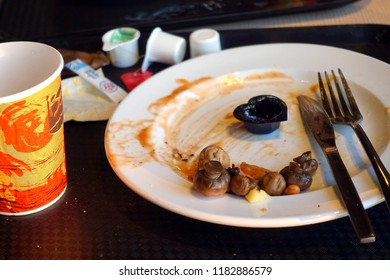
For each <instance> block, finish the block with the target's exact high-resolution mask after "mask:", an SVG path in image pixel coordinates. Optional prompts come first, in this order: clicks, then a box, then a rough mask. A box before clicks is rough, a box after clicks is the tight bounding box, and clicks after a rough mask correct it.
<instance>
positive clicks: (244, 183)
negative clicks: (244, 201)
mask: <svg viewBox="0 0 390 280" xmlns="http://www.w3.org/2000/svg"><path fill="white" fill-rule="evenodd" d="M256 188H258V181H256V180H254V179H252V178H250V177H248V176H246V175H241V174H239V175H236V176H234V177H232V179H231V180H230V191H231V192H232V193H234V194H236V195H241V196H245V195H247V194H248V193H249V192H250V191H251V190H253V189H256Z"/></svg>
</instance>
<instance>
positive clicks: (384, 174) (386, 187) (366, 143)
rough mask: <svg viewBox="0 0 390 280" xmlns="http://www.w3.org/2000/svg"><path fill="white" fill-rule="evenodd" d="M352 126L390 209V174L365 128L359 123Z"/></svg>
mask: <svg viewBox="0 0 390 280" xmlns="http://www.w3.org/2000/svg"><path fill="white" fill-rule="evenodd" d="M351 126H352V128H353V129H354V130H355V132H356V134H357V136H358V137H359V139H360V142H361V143H362V145H363V147H364V149H365V150H366V153H367V155H368V158H369V159H370V161H371V164H372V166H373V168H374V171H375V173H376V175H377V177H378V181H379V185H380V187H381V189H382V194H383V197H384V198H385V201H386V204H387V208H388V209H390V174H389V172H388V171H387V169H386V167H385V166H384V164H383V163H382V161H381V159H380V157H379V155H378V153H377V152H376V151H375V148H374V146H373V145H372V143H371V141H370V139H369V138H368V136H367V134H366V133H365V132H364V130H363V128H362V127H361V126H360V125H359V124H358V123H355V124H351Z"/></svg>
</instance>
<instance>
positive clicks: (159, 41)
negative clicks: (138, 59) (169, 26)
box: [142, 27, 186, 71]
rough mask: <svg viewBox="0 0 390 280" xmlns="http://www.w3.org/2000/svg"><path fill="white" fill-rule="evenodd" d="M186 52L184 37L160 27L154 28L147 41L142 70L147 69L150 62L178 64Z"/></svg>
mask: <svg viewBox="0 0 390 280" xmlns="http://www.w3.org/2000/svg"><path fill="white" fill-rule="evenodd" d="M185 52H186V41H185V40H184V38H182V37H179V36H176V35H173V34H170V33H167V32H164V31H162V30H161V28H160V27H156V28H155V29H153V31H152V33H151V34H150V37H149V38H148V41H147V42H146V53H145V58H144V61H143V63H142V71H146V70H147V69H148V68H149V66H150V64H151V63H153V62H159V63H163V64H169V65H172V64H176V63H179V62H181V61H182V60H183V58H184V55H185Z"/></svg>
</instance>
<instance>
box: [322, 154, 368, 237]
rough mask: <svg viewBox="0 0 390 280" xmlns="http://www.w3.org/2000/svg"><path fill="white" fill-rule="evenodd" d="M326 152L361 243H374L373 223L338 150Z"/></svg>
mask: <svg viewBox="0 0 390 280" xmlns="http://www.w3.org/2000/svg"><path fill="white" fill-rule="evenodd" d="M324 152H325V155H326V157H327V159H328V162H329V165H330V168H331V169H332V172H333V176H334V178H335V180H336V184H337V187H338V190H339V191H340V194H341V199H342V201H343V202H344V205H345V207H346V208H347V211H348V213H349V218H350V220H351V222H352V225H353V227H354V229H355V232H356V235H357V237H358V239H359V241H360V242H361V243H371V242H374V241H375V233H374V230H373V228H372V225H371V222H370V220H369V218H368V215H367V212H366V210H365V209H364V206H363V203H362V201H361V199H360V197H359V194H358V192H357V190H356V188H355V185H354V184H353V181H352V179H351V176H350V175H349V173H348V170H347V168H346V167H345V165H344V162H343V161H342V159H341V157H340V154H339V153H338V150H337V148H335V149H333V150H324Z"/></svg>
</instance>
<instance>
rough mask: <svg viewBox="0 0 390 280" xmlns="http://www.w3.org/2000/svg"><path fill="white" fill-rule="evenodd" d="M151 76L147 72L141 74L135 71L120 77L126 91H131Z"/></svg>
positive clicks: (139, 71)
mask: <svg viewBox="0 0 390 280" xmlns="http://www.w3.org/2000/svg"><path fill="white" fill-rule="evenodd" d="M151 76H152V73H151V72H149V71H147V70H146V71H144V72H142V71H141V70H137V71H134V72H128V73H125V74H122V75H121V80H122V82H123V83H124V84H125V86H126V88H127V89H128V90H133V89H134V88H135V87H137V86H138V85H139V84H141V83H142V82H143V81H146V80H147V79H149V78H150V77H151Z"/></svg>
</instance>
